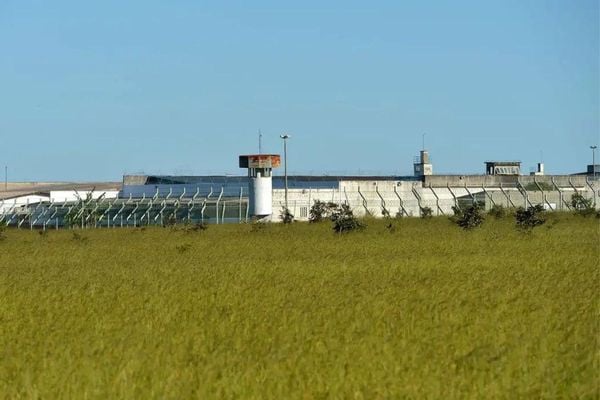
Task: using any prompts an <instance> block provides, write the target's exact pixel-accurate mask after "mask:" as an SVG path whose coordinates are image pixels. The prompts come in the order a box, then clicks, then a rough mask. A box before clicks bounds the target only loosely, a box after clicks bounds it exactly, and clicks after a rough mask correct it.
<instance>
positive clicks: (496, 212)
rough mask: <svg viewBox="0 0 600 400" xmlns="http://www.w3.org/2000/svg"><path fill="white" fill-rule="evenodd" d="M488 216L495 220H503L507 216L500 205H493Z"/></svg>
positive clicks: (504, 209)
mask: <svg viewBox="0 0 600 400" xmlns="http://www.w3.org/2000/svg"><path fill="white" fill-rule="evenodd" d="M488 214H489V215H491V216H492V217H494V218H496V219H500V218H504V217H506V215H507V214H508V213H507V211H506V208H504V206H503V205H501V204H494V205H493V206H492V208H491V209H490V210H489V211H488Z"/></svg>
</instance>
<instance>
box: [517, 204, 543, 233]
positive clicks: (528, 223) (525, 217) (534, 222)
mask: <svg viewBox="0 0 600 400" xmlns="http://www.w3.org/2000/svg"><path fill="white" fill-rule="evenodd" d="M544 213H545V210H544V207H542V206H541V205H540V204H538V205H535V206H533V207H529V208H528V209H527V210H526V209H524V208H523V207H519V208H518V209H517V212H516V214H515V216H516V219H517V227H519V228H522V229H533V228H535V227H536V226H539V225H543V224H544V223H545V222H546V218H545V216H544Z"/></svg>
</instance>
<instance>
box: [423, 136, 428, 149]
mask: <svg viewBox="0 0 600 400" xmlns="http://www.w3.org/2000/svg"><path fill="white" fill-rule="evenodd" d="M425 135H427V134H426V133H424V134H423V147H422V149H423V150H425Z"/></svg>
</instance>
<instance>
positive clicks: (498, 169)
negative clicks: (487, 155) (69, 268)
mask: <svg viewBox="0 0 600 400" xmlns="http://www.w3.org/2000/svg"><path fill="white" fill-rule="evenodd" d="M485 174H486V175H521V162H520V161H486V162H485Z"/></svg>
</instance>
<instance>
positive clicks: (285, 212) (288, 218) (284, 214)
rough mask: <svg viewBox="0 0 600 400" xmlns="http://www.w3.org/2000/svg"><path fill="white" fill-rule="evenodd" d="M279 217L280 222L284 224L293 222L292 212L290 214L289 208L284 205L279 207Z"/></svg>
mask: <svg viewBox="0 0 600 400" xmlns="http://www.w3.org/2000/svg"><path fill="white" fill-rule="evenodd" d="M279 218H281V222H283V223H284V224H291V223H292V222H294V214H292V213H291V212H290V210H289V208H287V207H285V206H283V207H281V215H280V216H279Z"/></svg>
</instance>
